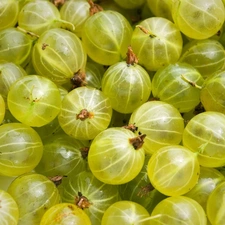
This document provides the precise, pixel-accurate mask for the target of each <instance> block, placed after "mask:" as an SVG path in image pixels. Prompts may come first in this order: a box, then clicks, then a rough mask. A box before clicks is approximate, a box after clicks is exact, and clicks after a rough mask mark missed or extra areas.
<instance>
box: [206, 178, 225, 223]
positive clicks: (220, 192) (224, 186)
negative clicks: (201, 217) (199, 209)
mask: <svg viewBox="0 0 225 225" xmlns="http://www.w3.org/2000/svg"><path fill="white" fill-rule="evenodd" d="M224 193H225V182H224V181H223V182H221V183H220V184H219V185H218V186H217V187H216V188H215V189H214V190H213V191H212V193H211V194H210V195H209V198H208V201H207V205H206V212H207V216H208V218H209V221H210V222H211V223H212V224H215V225H223V224H224V219H225V213H224V198H225V194H224Z"/></svg>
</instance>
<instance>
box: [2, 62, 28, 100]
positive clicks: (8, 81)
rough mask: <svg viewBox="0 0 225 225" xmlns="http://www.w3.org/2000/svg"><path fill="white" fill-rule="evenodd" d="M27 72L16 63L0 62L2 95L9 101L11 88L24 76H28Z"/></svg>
mask: <svg viewBox="0 0 225 225" xmlns="http://www.w3.org/2000/svg"><path fill="white" fill-rule="evenodd" d="M26 75H27V73H26V72H25V70H24V69H23V68H22V67H21V66H19V65H16V64H15V63H12V62H7V61H1V62H0V94H1V95H2V97H3V98H4V100H5V102H6V101H7V95H8V92H9V89H10V86H11V85H12V84H13V83H14V82H15V81H17V80H18V79H20V78H21V77H23V76H26Z"/></svg>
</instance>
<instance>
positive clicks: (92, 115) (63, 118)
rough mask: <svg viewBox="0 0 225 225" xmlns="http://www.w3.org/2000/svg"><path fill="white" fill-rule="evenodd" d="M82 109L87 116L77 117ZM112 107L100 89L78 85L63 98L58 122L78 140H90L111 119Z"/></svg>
mask: <svg viewBox="0 0 225 225" xmlns="http://www.w3.org/2000/svg"><path fill="white" fill-rule="evenodd" d="M82 110H87V112H88V113H89V116H87V118H85V119H79V115H80V113H81V111H82ZM111 116H112V107H111V104H110V101H109V99H108V98H107V97H106V96H105V95H104V94H103V93H102V91H100V90H98V89H95V88H92V87H79V88H76V89H74V90H72V91H71V92H69V93H68V94H67V95H66V96H65V97H64V99H63V102H62V109H61V111H60V113H59V116H58V119H59V124H60V126H61V127H62V129H63V130H64V132H65V133H66V134H68V135H69V136H71V137H73V138H76V139H80V140H92V139H93V138H95V136H96V135H97V134H99V133H100V132H101V131H103V130H105V129H106V128H107V127H108V125H109V123H110V120H111Z"/></svg>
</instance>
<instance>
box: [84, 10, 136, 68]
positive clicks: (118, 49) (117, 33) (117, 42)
mask: <svg viewBox="0 0 225 225" xmlns="http://www.w3.org/2000/svg"><path fill="white" fill-rule="evenodd" d="M132 31H133V30H132V27H131V25H130V24H129V22H128V21H127V19H126V18H125V17H124V16H123V15H122V14H120V13H118V12H116V11H111V10H105V11H101V12H98V13H96V14H94V15H92V16H91V17H89V18H88V19H87V20H86V22H85V24H84V28H83V33H82V42H83V44H84V47H85V49H86V51H87V54H88V56H89V57H90V58H91V59H93V60H94V61H95V62H97V63H99V64H102V65H112V64H114V63H116V62H119V61H121V60H122V59H124V58H125V57H126V52H127V48H128V46H129V45H130V39H131V34H132Z"/></svg>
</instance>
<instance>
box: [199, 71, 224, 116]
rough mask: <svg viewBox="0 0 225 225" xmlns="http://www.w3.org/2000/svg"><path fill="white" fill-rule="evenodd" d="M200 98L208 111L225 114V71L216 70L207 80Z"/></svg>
mask: <svg viewBox="0 0 225 225" xmlns="http://www.w3.org/2000/svg"><path fill="white" fill-rule="evenodd" d="M200 99H201V102H202V105H203V106H204V108H205V110H206V111H216V112H221V113H223V114H225V71H223V70H221V71H218V72H215V73H214V74H213V75H212V76H210V77H208V78H207V79H206V80H205V82H204V84H203V86H202V90H201V93H200Z"/></svg>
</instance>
